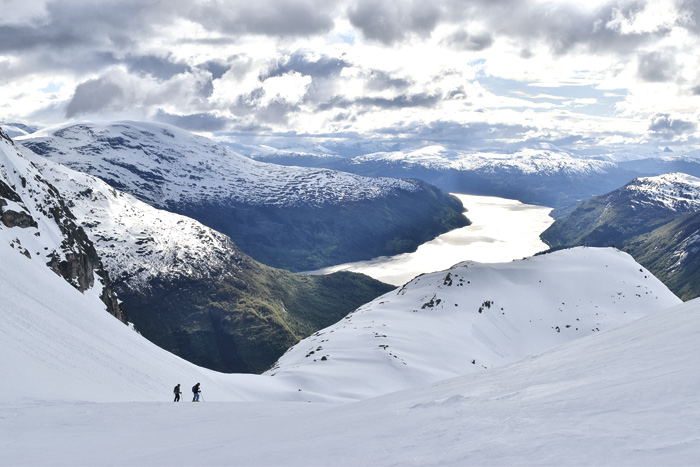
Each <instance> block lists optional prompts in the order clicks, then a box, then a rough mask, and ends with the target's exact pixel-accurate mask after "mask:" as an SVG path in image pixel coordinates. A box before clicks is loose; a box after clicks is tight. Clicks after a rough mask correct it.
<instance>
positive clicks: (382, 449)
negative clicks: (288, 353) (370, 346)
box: [0, 277, 700, 466]
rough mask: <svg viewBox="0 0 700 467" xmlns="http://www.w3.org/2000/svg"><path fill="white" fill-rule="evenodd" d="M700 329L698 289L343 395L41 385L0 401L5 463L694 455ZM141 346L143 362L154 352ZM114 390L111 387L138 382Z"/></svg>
mask: <svg viewBox="0 0 700 467" xmlns="http://www.w3.org/2000/svg"><path fill="white" fill-rule="evenodd" d="M3 279H6V278H5V277H3ZM699 333H700V302H699V301H697V300H696V301H693V302H689V303H685V304H682V305H679V306H676V307H674V308H671V309H669V310H666V311H664V312H661V313H652V314H650V315H648V316H646V317H644V318H641V319H640V320H637V321H635V322H633V323H630V324H629V325H626V326H623V327H620V328H618V329H615V330H612V331H608V332H601V333H596V334H594V335H591V336H589V337H587V338H585V339H579V340H576V341H574V342H570V343H568V344H566V345H563V346H559V347H557V348H555V349H552V350H550V351H548V352H545V353H543V354H541V355H538V356H534V357H530V358H527V359H524V360H521V361H519V362H516V363H513V364H511V365H508V366H506V367H502V368H499V369H493V370H490V371H484V372H480V373H476V374H471V375H465V376H459V377H457V378H453V379H448V380H444V381H440V382H437V383H434V384H432V385H427V386H422V387H419V388H413V389H410V390H407V391H402V392H398V393H392V394H388V395H385V396H382V397H378V398H373V399H368V400H364V401H360V402H355V403H351V404H342V405H327V404H308V403H279V402H274V398H273V397H269V398H268V400H266V401H265V402H256V403H232V402H211V401H209V402H206V403H203V404H190V403H187V404H178V405H173V404H172V403H166V402H161V403H153V402H138V403H129V404H124V403H119V402H110V403H100V404H94V403H85V402H69V401H52V400H47V399H48V398H47V397H46V393H47V392H49V391H47V388H44V390H45V391H46V392H45V394H44V397H43V398H42V400H36V401H33V402H31V403H21V402H18V401H17V400H13V398H12V397H3V401H2V402H0V432H2V433H3V436H2V437H0V465H92V466H95V465H135V466H138V465H150V466H155V465H169V466H172V465H260V466H285V465H288V466H293V465H304V466H314V465H318V466H331V465H666V466H675V465H677V466H687V465H695V464H696V463H697V459H698V456H699V455H700V435H699V434H698V430H697V427H698V426H699V425H700V358H698V357H700V354H699V353H698V346H697V336H698V334H699ZM1 342H3V347H5V346H4V342H5V340H4V339H3V340H2V341H1ZM128 344H133V342H132V341H128ZM126 348H127V349H128V345H127V346H126ZM2 350H3V356H4V355H7V354H6V353H5V350H6V349H5V348H3V349H2ZM137 350H143V349H140V348H139V349H137ZM144 357H145V358H144V360H143V362H142V367H143V364H148V363H151V362H153V361H154V360H155V357H154V355H153V354H147V355H145V356H144ZM3 360H5V358H3ZM159 364H160V365H163V368H166V367H167V366H168V365H172V366H173V367H172V368H171V369H169V370H170V371H172V370H175V368H176V365H175V362H174V361H172V360H168V359H167V358H164V359H163V360H161V361H160V362H159ZM65 368H67V365H65V363H63V364H61V369H65ZM173 373H175V371H173ZM184 375H185V373H184V372H180V373H179V375H178V377H180V378H182V377H183V376H184ZM92 376H95V375H92ZM99 376H106V375H104V374H103V375H99ZM133 376H134V380H136V379H137V376H141V375H140V374H139V375H133ZM154 376H155V375H149V376H148V379H149V380H151V379H152V378H153V377H154ZM187 376H189V377H195V376H196V377H197V378H199V375H196V374H187ZM172 377H175V375H172ZM258 378H264V377H258ZM86 379H87V377H86ZM64 381H67V378H62V379H57V380H56V381H54V383H55V384H53V385H51V388H48V389H53V390H56V391H59V392H60V391H61V383H63V382H64ZM110 382H111V383H114V380H112V381H110ZM203 384H205V383H203ZM206 384H211V383H206ZM4 386H5V387H7V386H8V385H7V384H6V385H4ZM205 387H207V386H205ZM87 392H88V391H87V390H86V391H84V393H87ZM3 394H4V395H6V393H3ZM118 394H119V393H118V391H117V390H113V391H111V393H110V391H104V392H103V393H102V395H103V397H104V398H105V399H108V398H109V397H112V398H115V400H128V398H129V397H134V396H135V395H136V392H134V391H132V392H130V393H129V394H128V395H122V397H123V398H117V396H118ZM74 395H78V396H79V395H80V394H75V393H74ZM12 396H14V394H12ZM207 400H209V399H207Z"/></svg>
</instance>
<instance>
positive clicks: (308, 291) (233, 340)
mask: <svg viewBox="0 0 700 467" xmlns="http://www.w3.org/2000/svg"><path fill="white" fill-rule="evenodd" d="M392 289H393V286H390V285H388V284H384V283H382V282H379V281H376V280H374V279H372V278H370V277H368V276H365V275H362V274H355V273H349V272H339V273H335V274H331V275H328V276H309V275H303V274H294V273H291V272H288V271H284V270H279V269H273V268H270V267H267V266H264V265H261V264H259V263H256V262H255V261H251V260H247V261H245V262H244V264H243V266H242V269H240V270H237V271H235V274H230V273H227V272H226V271H222V274H221V275H220V276H219V277H218V278H216V279H207V280H192V279H181V280H178V281H173V282H168V283H165V282H163V283H153V284H151V288H150V289H149V290H148V291H133V290H130V289H128V288H126V287H125V286H124V285H123V284H122V285H121V287H120V291H119V293H120V297H121V298H122V300H124V302H125V304H126V306H127V310H128V311H129V313H130V315H129V316H130V317H131V318H132V321H133V322H134V324H135V325H136V328H137V329H138V330H139V331H140V332H141V333H142V334H143V335H144V336H145V337H147V338H148V339H150V340H151V341H153V342H154V343H156V344H157V345H159V346H161V347H163V348H165V349H166V350H169V351H171V352H173V353H175V354H176V355H179V356H181V357H182V358H184V359H186V360H189V361H191V362H193V363H196V364H198V365H201V366H204V367H207V368H211V369H214V370H218V371H223V372H244V373H261V372H263V371H265V370H267V369H268V368H269V367H270V366H271V365H272V364H273V363H274V362H275V361H276V360H277V359H278V358H279V357H280V356H281V355H282V354H283V353H284V352H285V351H286V350H287V349H288V348H289V347H291V346H292V345H294V344H295V343H296V342H298V341H299V340H300V339H302V338H304V337H307V336H309V335H311V334H313V333H314V332H316V331H317V330H319V329H321V328H324V327H326V326H329V325H331V324H333V323H335V322H337V321H338V320H340V319H342V318H343V317H344V316H345V315H347V314H348V313H349V312H350V311H352V310H354V309H355V308H357V307H359V306H360V305H362V304H364V303H367V302H369V301H371V300H373V299H374V298H376V297H377V296H379V295H381V294H383V293H386V292H388V291H390V290H392Z"/></svg>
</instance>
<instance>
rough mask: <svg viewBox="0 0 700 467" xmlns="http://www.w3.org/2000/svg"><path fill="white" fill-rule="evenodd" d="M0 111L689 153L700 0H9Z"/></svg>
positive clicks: (216, 129)
mask: <svg viewBox="0 0 700 467" xmlns="http://www.w3.org/2000/svg"><path fill="white" fill-rule="evenodd" d="M0 7H1V8H2V11H3V14H2V16H0V121H4V122H19V123H24V124H30V125H36V126H46V125H52V124H58V123H64V122H70V121H105V120H122V119H130V120H149V121H158V122H164V123H169V124H173V125H177V126H180V127H182V128H184V129H187V130H189V131H193V132H196V133H199V134H204V135H207V136H212V137H215V138H217V139H220V140H230V141H238V140H245V141H257V142H264V141H273V140H285V141H299V142H301V141H305V142H309V141H322V140H333V141H341V142H343V141H344V142H368V141H369V142H378V143H387V144H398V145H399V146H402V147H408V146H423V145H430V144H438V145H444V146H449V147H457V148H467V149H476V150H484V149H492V148H501V149H508V148H513V147H522V146H535V145H542V144H551V145H555V146H557V147H562V148H569V149H575V150H583V151H585V150H589V151H593V152H595V148H598V147H602V146H613V145H632V146H635V145H647V146H649V145H651V146H654V147H659V148H666V147H668V148H670V149H671V150H681V149H688V148H693V147H695V146H696V145H697V143H698V138H699V137H700V128H699V127H698V121H699V118H700V114H699V113H698V110H697V109H698V108H700V71H698V70H700V54H697V53H696V51H697V50H699V49H700V2H698V1H697V0H632V1H629V0H615V1H607V0H591V1H587V2H579V1H563V0H550V1H545V0H438V1H435V2H425V1H419V0H340V1H333V2H329V1H327V0H255V1H248V0H239V1H228V2H227V1H222V0H219V1H217V0H207V1H204V0H198V1H194V0H169V1H156V0H148V1H144V0H122V1H112V0H100V1H97V0H60V1H52V0H0Z"/></svg>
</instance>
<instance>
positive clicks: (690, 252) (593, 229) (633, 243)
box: [541, 173, 700, 300]
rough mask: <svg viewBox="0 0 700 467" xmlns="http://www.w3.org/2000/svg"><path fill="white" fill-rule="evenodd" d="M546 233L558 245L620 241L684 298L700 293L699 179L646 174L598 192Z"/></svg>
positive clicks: (624, 248) (677, 174)
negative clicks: (608, 191)
mask: <svg viewBox="0 0 700 467" xmlns="http://www.w3.org/2000/svg"><path fill="white" fill-rule="evenodd" d="M541 238H542V239H543V240H544V241H545V242H546V243H547V244H548V245H550V246H551V247H553V248H563V247H570V246H575V245H589V246H607V245H615V246H616V247H618V248H621V249H623V250H625V251H627V252H629V253H630V254H631V255H632V256H634V258H635V259H637V260H638V261H639V262H640V263H641V264H643V265H644V266H645V267H647V268H649V270H650V271H651V272H652V273H653V274H655V275H656V276H657V277H659V279H661V280H662V281H664V283H666V284H667V285H668V286H669V287H670V288H671V290H673V291H674V292H675V293H676V294H678V296H680V297H681V298H683V299H685V300H688V299H691V298H695V297H697V296H698V295H700V272H699V271H698V266H697V265H698V264H699V263H698V252H699V251H700V243H699V242H698V240H699V239H700V179H698V178H697V177H694V176H691V175H688V174H683V173H670V174H665V175H660V176H656V177H641V178H637V179H634V180H632V181H631V182H630V183H628V184H626V185H625V186H623V187H622V188H619V189H617V190H614V191H612V192H610V193H608V194H605V195H602V196H597V197H594V198H592V199H590V200H588V201H585V202H584V203H581V204H580V205H579V206H577V207H576V208H575V209H574V210H573V211H572V212H571V214H569V215H568V216H566V217H564V218H562V219H558V220H557V221H555V222H554V224H552V225H551V226H550V227H549V228H548V229H547V230H546V231H545V232H543V233H542V235H541Z"/></svg>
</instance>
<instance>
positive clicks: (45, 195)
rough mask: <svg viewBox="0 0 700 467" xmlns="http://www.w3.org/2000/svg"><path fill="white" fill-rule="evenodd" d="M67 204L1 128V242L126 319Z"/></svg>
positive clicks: (87, 239)
mask: <svg viewBox="0 0 700 467" xmlns="http://www.w3.org/2000/svg"><path fill="white" fill-rule="evenodd" d="M69 204H70V203H69V202H68V201H66V199H65V198H64V197H63V195H62V194H61V193H60V192H59V191H58V190H57V189H56V187H55V186H53V185H52V184H51V183H50V182H49V181H47V179H46V178H45V177H44V176H43V174H42V173H41V171H40V170H39V168H38V167H37V166H36V165H34V164H33V163H32V162H31V161H30V160H29V159H27V158H26V157H24V156H23V155H22V153H21V150H20V149H19V148H18V147H17V146H15V144H14V143H13V142H12V140H11V139H10V138H9V137H8V136H7V135H5V134H4V133H3V132H2V131H0V243H2V244H3V245H6V246H8V247H10V248H12V250H13V253H12V254H21V255H23V257H25V258H26V261H30V262H32V263H37V264H38V265H39V267H41V268H42V269H50V270H51V271H53V272H54V273H56V274H58V275H59V276H61V277H62V278H63V279H64V280H65V281H67V282H68V283H69V284H71V285H72V286H73V287H75V288H76V289H77V290H78V291H80V292H87V291H89V290H94V291H95V293H96V294H97V296H99V297H101V299H102V301H103V303H104V307H105V308H106V309H107V311H108V312H109V313H111V314H112V315H114V316H115V317H117V318H118V319H120V320H122V321H124V322H126V320H127V317H126V314H125V313H124V310H123V309H122V308H121V306H120V305H119V303H118V299H117V297H116V296H115V294H114V291H113V290H112V284H111V280H110V277H109V274H108V273H107V271H105V269H104V268H103V265H102V262H101V260H100V258H99V256H98V254H97V252H96V250H95V247H94V245H93V243H92V242H91V241H90V239H89V238H88V236H87V235H86V234H85V231H84V230H83V229H82V227H80V225H79V223H76V218H75V216H74V214H73V213H72V212H71V210H70V209H69V207H68V206H69ZM3 267H7V266H3Z"/></svg>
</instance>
